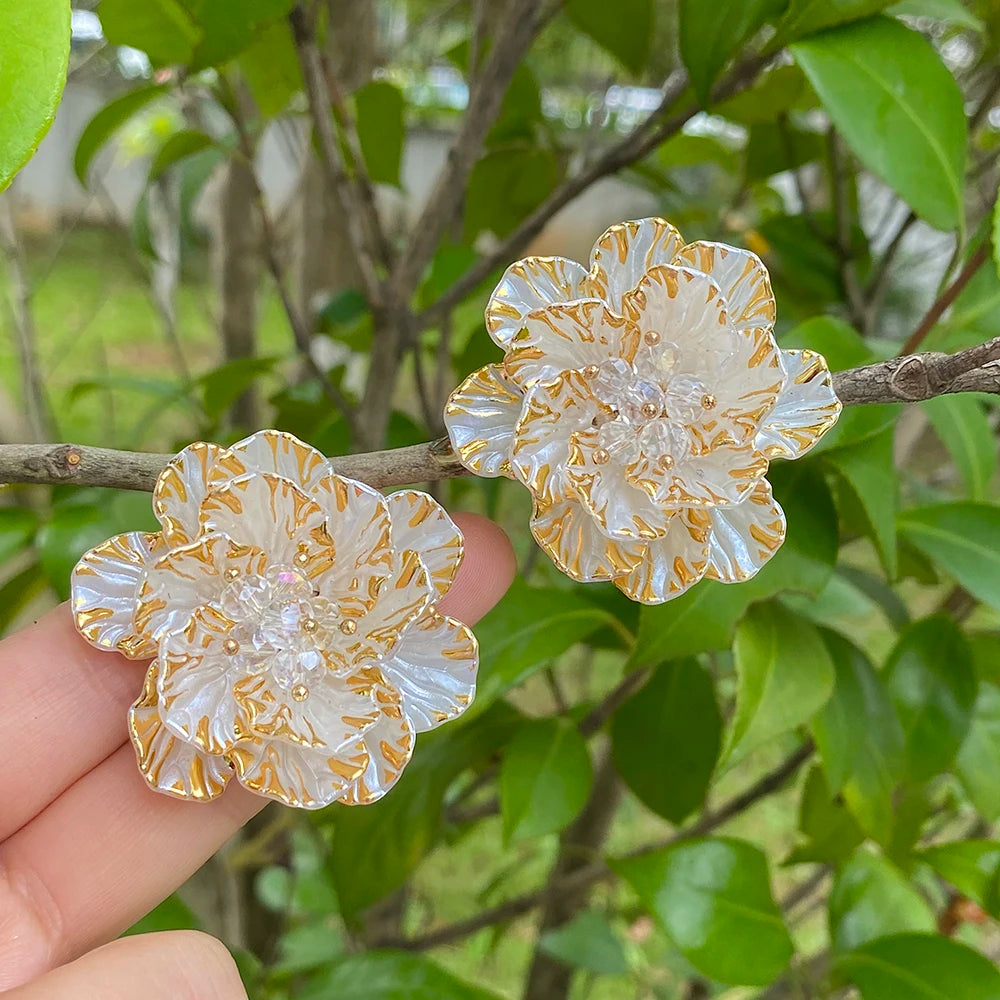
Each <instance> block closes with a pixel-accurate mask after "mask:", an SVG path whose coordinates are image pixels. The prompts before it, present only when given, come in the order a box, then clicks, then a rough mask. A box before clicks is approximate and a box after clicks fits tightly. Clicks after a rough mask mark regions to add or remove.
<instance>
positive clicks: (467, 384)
mask: <svg viewBox="0 0 1000 1000" xmlns="http://www.w3.org/2000/svg"><path fill="white" fill-rule="evenodd" d="M523 403H524V395H523V394H522V392H521V389H520V388H519V387H518V385H517V384H516V383H515V382H514V381H513V380H511V379H510V378H509V377H508V375H507V373H506V372H505V371H504V370H503V367H502V366H501V365H486V366H485V367H483V368H480V369H479V370H478V371H475V372H473V373H472V374H471V375H470V376H469V377H468V378H467V379H466V380H465V381H464V382H463V383H462V384H461V385H460V386H459V387H458V388H457V389H456V390H455V391H454V392H453V393H452V394H451V396H450V397H449V399H448V404H447V405H446V406H445V409H444V425H445V428H446V429H447V431H448V437H449V439H450V440H451V446H452V447H453V448H454V449H455V453H456V454H457V455H458V457H459V459H460V460H461V462H462V465H464V466H465V467H466V468H467V469H468V470H469V471H470V472H474V473H476V475H477V476H485V477H487V478H489V479H495V478H496V477H498V476H507V477H508V478H513V473H512V472H511V471H510V450H511V447H512V446H513V443H514V426H515V425H516V424H517V418H518V416H519V415H520V413H521V406H522V404H523Z"/></svg>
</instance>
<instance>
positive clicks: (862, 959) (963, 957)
mask: <svg viewBox="0 0 1000 1000" xmlns="http://www.w3.org/2000/svg"><path fill="white" fill-rule="evenodd" d="M836 968H837V970H838V972H840V973H841V974H842V975H843V976H845V977H846V978H847V979H849V980H850V981H851V982H852V983H854V984H855V986H857V987H858V989H860V990H861V996H862V997H863V998H864V1000H904V998H905V1000H945V998H947V1000H1000V971H998V970H997V967H996V966H995V965H994V964H993V963H992V962H991V961H989V959H987V958H984V957H983V956H982V955H980V954H979V953H978V952H976V951H973V950H972V949H971V948H968V947H966V946H965V945H964V944H959V943H958V942H957V941H952V940H951V939H950V938H946V937H942V936H941V935H939V934H894V935H892V936H890V937H883V938H876V939H875V940H874V941H870V942H868V944H866V945H864V946H863V947H861V948H858V949H857V950H856V951H852V952H848V953H847V954H846V955H843V956H841V958H840V959H839V960H838V961H837V965H836Z"/></svg>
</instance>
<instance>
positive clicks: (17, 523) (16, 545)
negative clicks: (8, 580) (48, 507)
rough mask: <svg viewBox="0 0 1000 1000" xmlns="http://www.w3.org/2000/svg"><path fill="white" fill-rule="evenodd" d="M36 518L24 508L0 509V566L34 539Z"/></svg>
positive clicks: (33, 513)
mask: <svg viewBox="0 0 1000 1000" xmlns="http://www.w3.org/2000/svg"><path fill="white" fill-rule="evenodd" d="M37 529H38V517H37V516H36V514H35V512H34V511H31V510H28V509H27V508H24V507H0V565H3V564H6V563H7V562H8V561H9V560H11V559H12V558H13V557H14V556H16V555H17V553H18V552H20V551H21V550H22V549H23V548H24V547H25V546H26V545H27V544H28V543H29V542H30V541H31V539H32V538H33V537H34V535H35V531H36V530H37Z"/></svg>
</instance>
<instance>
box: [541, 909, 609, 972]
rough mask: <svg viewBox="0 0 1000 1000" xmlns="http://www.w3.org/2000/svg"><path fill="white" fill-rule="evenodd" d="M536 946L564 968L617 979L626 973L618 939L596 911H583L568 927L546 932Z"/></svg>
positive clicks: (604, 918) (565, 925) (602, 916)
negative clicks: (562, 964)
mask: <svg viewBox="0 0 1000 1000" xmlns="http://www.w3.org/2000/svg"><path fill="white" fill-rule="evenodd" d="M538 947H539V948H540V949H541V950H542V951H543V952H545V954H546V955H552V956H553V958H558V959H559V961H560V962H565V964H566V965H570V966H573V967H574V968H577V969H586V970H587V971H588V972H594V973H596V974H598V975H605V976H620V975H624V974H625V973H626V972H628V960H627V958H626V956H625V947H624V945H623V944H622V941H621V938H619V937H618V935H617V934H616V933H615V931H614V928H613V927H612V926H611V924H610V923H609V922H608V918H607V917H605V916H604V915H603V914H600V913H598V912H597V911H596V910H584V911H583V912H582V913H578V914H577V915H576V916H575V917H574V918H573V919H572V920H571V921H570V922H569V923H568V924H564V925H563V926H562V927H557V928H556V929H555V930H551V931H546V932H545V933H544V934H543V935H542V936H541V938H539V941H538Z"/></svg>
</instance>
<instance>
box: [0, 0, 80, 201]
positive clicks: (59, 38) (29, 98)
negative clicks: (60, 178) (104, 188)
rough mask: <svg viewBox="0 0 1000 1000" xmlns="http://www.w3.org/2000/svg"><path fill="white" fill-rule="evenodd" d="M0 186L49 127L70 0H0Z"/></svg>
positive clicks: (62, 72)
mask: <svg viewBox="0 0 1000 1000" xmlns="http://www.w3.org/2000/svg"><path fill="white" fill-rule="evenodd" d="M0 24H2V25H3V34H2V36H0V108H2V109H3V111H2V113H0V191H3V189H4V188H5V187H7V185H8V184H10V182H11V178H13V176H14V174H16V173H17V172H18V170H20V169H21V167H23V166H24V164H25V163H26V162H27V161H28V159H29V158H30V156H31V154H32V153H34V151H35V150H36V149H37V148H38V144H39V143H40V142H41V141H42V137H43V136H44V135H45V133H46V132H48V130H49V126H50V125H51V124H52V120H53V118H55V114H56V108H57V107H58V106H59V100H60V98H61V97H62V92H63V87H64V86H65V85H66V67H67V64H68V62H69V43H70V9H69V0H34V2H32V3H25V0H0Z"/></svg>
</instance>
